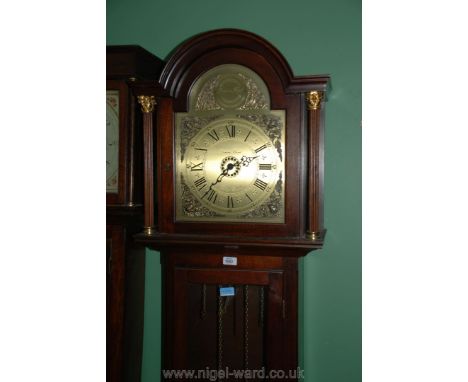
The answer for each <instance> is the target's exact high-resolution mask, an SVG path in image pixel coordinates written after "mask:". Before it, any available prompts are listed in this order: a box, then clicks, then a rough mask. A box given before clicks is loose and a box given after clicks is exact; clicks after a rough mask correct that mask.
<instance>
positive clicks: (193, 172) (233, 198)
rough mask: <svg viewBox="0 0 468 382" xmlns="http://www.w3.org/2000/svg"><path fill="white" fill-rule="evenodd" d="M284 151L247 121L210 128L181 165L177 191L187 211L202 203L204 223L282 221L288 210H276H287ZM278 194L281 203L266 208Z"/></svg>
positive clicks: (231, 121)
mask: <svg viewBox="0 0 468 382" xmlns="http://www.w3.org/2000/svg"><path fill="white" fill-rule="evenodd" d="M282 147H283V145H282V144H281V143H280V142H279V141H277V144H276V145H274V144H273V142H272V140H271V139H270V138H269V137H268V135H267V134H266V133H265V131H264V130H263V129H262V128H260V127H259V126H257V125H255V124H254V123H251V122H249V121H247V120H245V119H242V118H235V117H234V118H224V119H219V120H215V121H213V122H211V123H209V124H207V125H206V126H205V127H204V128H202V129H201V130H200V131H199V132H198V133H197V134H196V135H195V136H194V137H193V138H192V139H191V140H190V141H189V142H188V145H187V147H186V149H185V151H184V153H183V155H181V158H180V160H179V161H178V172H179V176H180V179H181V182H182V183H183V184H181V187H178V190H177V191H176V193H177V195H178V197H177V199H178V200H179V204H181V203H185V205H187V206H188V207H186V209H187V208H190V206H191V205H193V204H198V205H201V206H202V207H203V208H204V210H205V211H208V212H209V213H208V214H207V213H205V216H197V218H198V220H199V219H200V217H202V218H204V220H210V221H212V220H233V221H235V220H244V221H249V220H250V221H278V222H280V221H282V220H281V219H282V218H283V216H284V211H278V210H276V211H275V210H274V209H275V208H276V209H283V204H282V198H281V197H280V195H282V194H284V189H283V188H284V179H283V178H284V165H283V162H282V157H281V152H282V151H281V148H282ZM278 148H279V149H278ZM272 195H274V198H273V199H275V200H274V201H273V202H272V203H266V202H268V200H270V199H271V197H272ZM190 199H192V200H190ZM276 199H277V200H276ZM279 199H281V200H279ZM191 202H192V203H191ZM259 210H261V213H260V212H258V211H259ZM255 211H257V213H255ZM179 215H181V214H179ZM199 215H200V214H199ZM207 215H208V216H207Z"/></svg>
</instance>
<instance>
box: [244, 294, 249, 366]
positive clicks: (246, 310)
mask: <svg viewBox="0 0 468 382" xmlns="http://www.w3.org/2000/svg"><path fill="white" fill-rule="evenodd" d="M248 368H249V286H248V285H244V370H248Z"/></svg>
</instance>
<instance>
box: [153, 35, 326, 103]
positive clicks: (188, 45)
mask: <svg viewBox="0 0 468 382" xmlns="http://www.w3.org/2000/svg"><path fill="white" fill-rule="evenodd" d="M246 63H248V64H246ZM222 64H239V65H244V66H248V67H249V68H250V69H251V70H253V71H254V72H256V73H257V74H258V75H259V76H260V77H262V79H263V80H264V81H265V82H266V83H267V84H269V85H270V91H272V89H271V88H272V87H273V88H282V90H283V93H284V94H292V93H304V92H307V91H313V90H317V91H326V90H327V87H328V85H329V82H330V77H329V76H328V75H312V76H294V75H293V72H292V70H291V67H290V66H289V64H288V62H287V61H286V59H285V58H284V57H283V55H282V54H281V53H280V52H279V51H278V50H277V49H276V48H275V47H274V46H273V45H271V44H270V43H269V42H268V41H267V40H265V39H264V38H262V37H260V36H258V35H256V34H254V33H251V32H247V31H243V30H240V29H219V30H214V31H209V32H205V33H201V34H199V35H196V36H194V37H192V38H190V39H188V40H187V41H185V42H184V43H182V44H181V45H180V46H179V47H178V48H176V50H175V51H174V52H173V54H172V55H171V57H170V58H169V60H168V62H167V64H166V65H165V67H164V69H163V70H162V72H161V76H160V79H159V83H160V84H162V85H163V86H164V88H165V89H166V90H167V91H168V92H169V94H170V95H171V96H172V97H174V98H175V99H176V100H179V98H180V96H181V94H188V93H189V87H190V84H192V83H193V82H194V81H195V80H196V78H197V77H198V76H199V75H201V74H203V73H204V72H205V71H207V70H209V69H212V68H213V67H215V66H218V65H222ZM187 68H189V70H187ZM271 98H272V105H271V107H272V108H274V109H279V108H282V107H284V104H283V102H282V98H281V94H277V93H276V92H272V94H271ZM174 106H175V110H176V111H186V110H187V100H186V99H185V100H183V101H182V100H179V101H178V102H177V101H176V103H175V105H174Z"/></svg>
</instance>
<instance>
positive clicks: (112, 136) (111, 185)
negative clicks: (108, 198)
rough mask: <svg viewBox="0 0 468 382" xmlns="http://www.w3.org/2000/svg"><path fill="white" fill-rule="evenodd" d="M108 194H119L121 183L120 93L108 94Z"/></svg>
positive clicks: (112, 91)
mask: <svg viewBox="0 0 468 382" xmlns="http://www.w3.org/2000/svg"><path fill="white" fill-rule="evenodd" d="M106 93H107V94H106V192H107V193H117V192H118V183H119V92H118V91H117V90H108V91H107V92H106Z"/></svg>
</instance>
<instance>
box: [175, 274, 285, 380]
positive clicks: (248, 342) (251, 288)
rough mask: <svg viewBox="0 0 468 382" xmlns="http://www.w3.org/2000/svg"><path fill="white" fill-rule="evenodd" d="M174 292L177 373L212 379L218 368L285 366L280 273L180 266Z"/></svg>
mask: <svg viewBox="0 0 468 382" xmlns="http://www.w3.org/2000/svg"><path fill="white" fill-rule="evenodd" d="M173 288H174V294H173V296H174V304H173V309H174V317H177V320H176V321H175V322H174V323H173V326H172V325H171V326H172V333H171V334H172V336H173V344H174V347H173V348H172V349H173V350H172V351H173V354H172V359H173V364H172V367H171V368H172V369H176V370H194V371H196V372H197V373H199V372H201V371H204V375H203V374H200V375H199V378H198V379H202V380H209V378H213V373H215V370H223V371H227V370H228V371H229V372H233V373H235V372H242V371H243V370H251V371H253V370H258V371H261V370H265V371H264V372H266V373H268V371H269V370H273V369H282V368H283V364H282V349H283V338H282V336H283V320H282V317H283V315H282V311H283V273H282V272H281V271H251V270H224V269H223V270H220V269H188V268H176V269H175V271H174V284H173ZM209 373H211V374H209ZM211 380H213V379H211ZM225 380H227V381H231V380H239V378H237V379H235V377H234V376H233V375H232V374H231V375H230V376H228V378H226V379H225ZM241 380H242V379H241ZM253 380H257V378H254V379H253Z"/></svg>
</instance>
